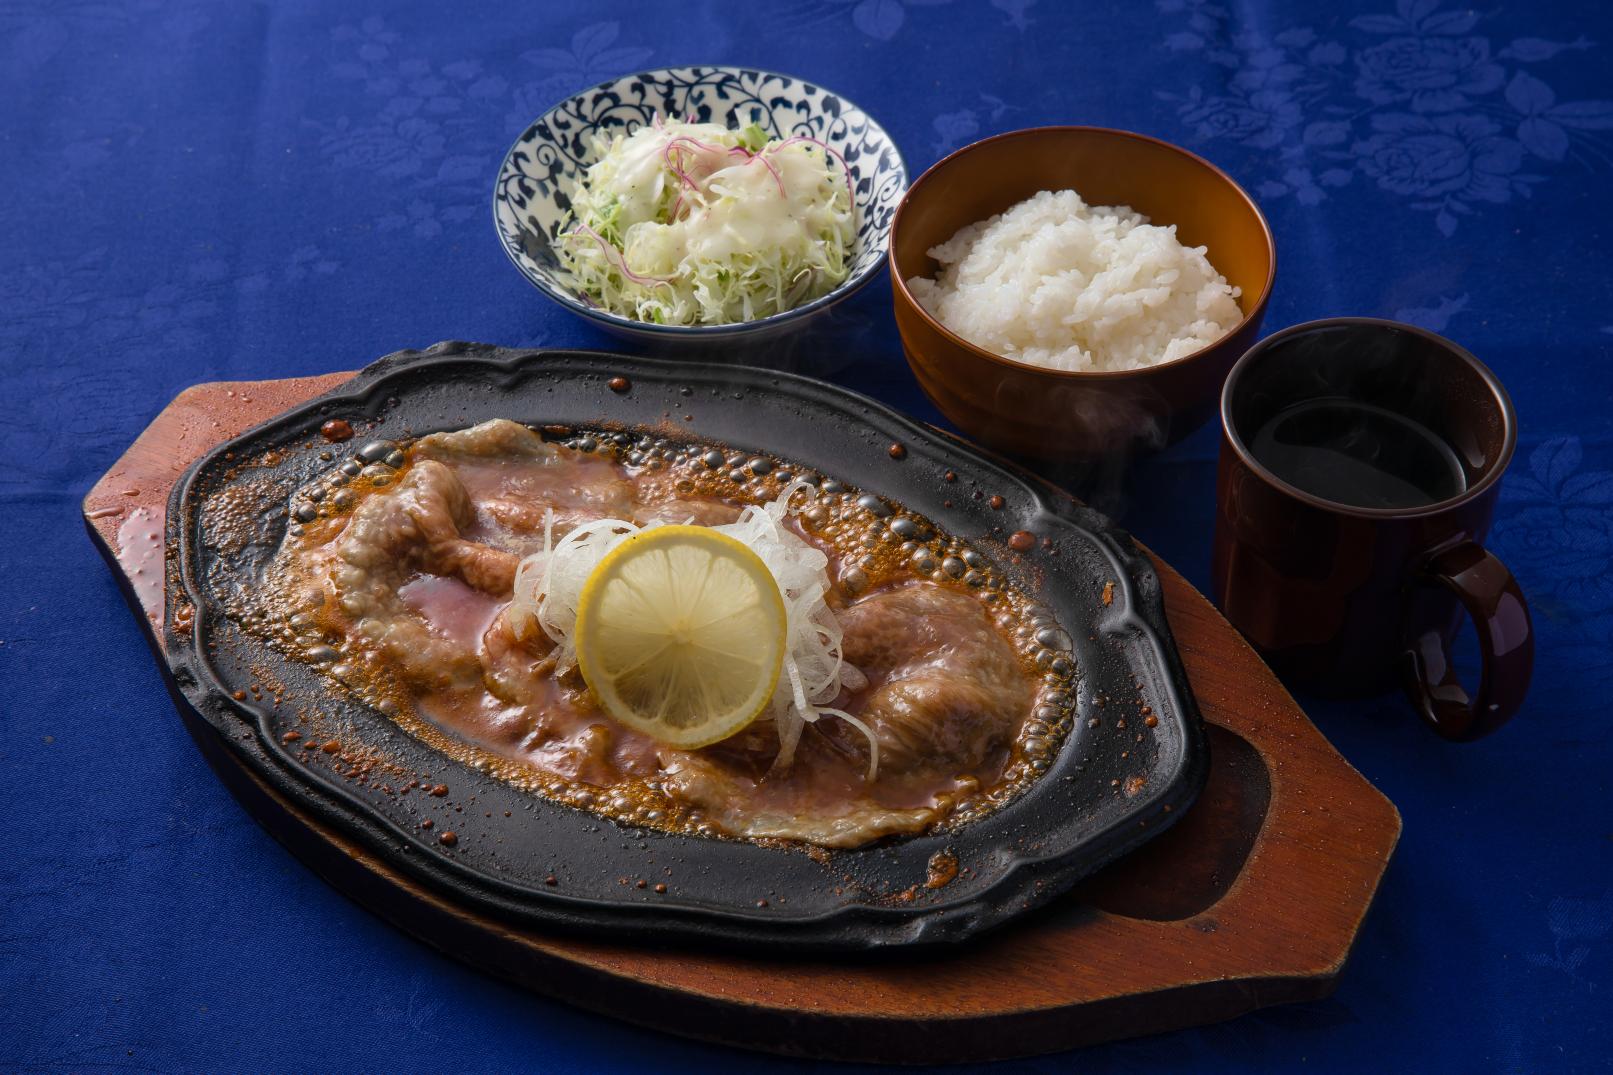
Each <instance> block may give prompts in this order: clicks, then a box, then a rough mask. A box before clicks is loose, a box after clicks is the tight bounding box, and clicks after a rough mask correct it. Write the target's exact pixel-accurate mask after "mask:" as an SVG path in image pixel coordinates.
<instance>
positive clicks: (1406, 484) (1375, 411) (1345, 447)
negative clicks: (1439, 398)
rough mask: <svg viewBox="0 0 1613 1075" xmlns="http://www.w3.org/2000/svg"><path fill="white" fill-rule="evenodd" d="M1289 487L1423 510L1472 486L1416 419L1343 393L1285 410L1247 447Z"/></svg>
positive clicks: (1452, 455) (1452, 453)
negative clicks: (1357, 400)
mask: <svg viewBox="0 0 1613 1075" xmlns="http://www.w3.org/2000/svg"><path fill="white" fill-rule="evenodd" d="M1249 451H1250V453H1251V454H1252V455H1253V456H1254V457H1255V460H1256V461H1257V462H1259V463H1260V464H1261V465H1262V466H1264V467H1265V468H1266V469H1267V470H1269V471H1271V472H1272V473H1273V474H1275V475H1276V476H1277V477H1279V478H1281V479H1282V480H1283V481H1285V482H1287V483H1288V484H1289V485H1292V486H1295V487H1297V488H1300V489H1303V490H1305V491H1306V492H1307V493H1311V494H1313V495H1315V496H1319V497H1321V498H1322V499H1324V500H1334V501H1337V502H1339V503H1340V504H1351V505H1354V506H1355V507H1359V508H1418V507H1424V506H1426V505H1428V504H1436V503H1438V502H1439V501H1441V500H1448V499H1450V498H1451V497H1453V496H1455V495H1457V494H1458V493H1460V492H1462V491H1463V490H1464V489H1466V488H1467V475H1466V473H1464V472H1463V470H1462V462H1461V460H1459V459H1458V458H1457V457H1456V450H1455V449H1454V448H1452V447H1451V446H1450V445H1449V444H1446V443H1445V441H1444V440H1442V439H1441V438H1440V436H1439V434H1437V433H1435V432H1434V431H1433V430H1431V429H1429V428H1428V427H1427V426H1424V425H1422V424H1421V423H1419V422H1417V421H1416V420H1415V419H1412V418H1407V417H1405V416H1404V415H1400V414H1396V413H1395V412H1394V411H1391V410H1387V409H1385V408H1383V407H1378V406H1374V405H1373V404H1370V403H1358V402H1356V401H1355V400H1350V399H1341V398H1337V397H1332V398H1323V399H1312V400H1305V401H1304V402H1301V403H1296V404H1294V405H1293V406H1291V407H1287V408H1284V409H1283V410H1282V411H1279V412H1278V413H1277V414H1276V415H1275V416H1274V417H1273V418H1272V419H1271V420H1270V421H1268V422H1267V423H1266V424H1265V425H1263V426H1261V427H1260V430H1259V431H1258V432H1257V433H1255V436H1254V441H1253V442H1252V443H1251V444H1250V445H1249Z"/></svg>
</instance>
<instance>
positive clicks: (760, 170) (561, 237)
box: [554, 116, 857, 325]
mask: <svg viewBox="0 0 1613 1075" xmlns="http://www.w3.org/2000/svg"><path fill="white" fill-rule="evenodd" d="M594 152H595V154H596V156H597V160H596V162H595V163H594V164H592V165H590V166H589V167H588V169H587V170H586V171H585V172H584V174H583V178H582V181H581V182H579V183H578V184H577V187H576V189H575V190H573V191H571V192H570V196H571V216H570V218H569V219H568V220H567V221H566V222H565V223H563V224H562V225H561V228H560V231H559V234H558V235H557V236H556V238H555V242H554V246H555V252H556V253H557V254H558V255H559V258H560V262H561V264H562V265H563V266H564V267H565V270H566V272H567V273H568V274H569V276H570V278H571V279H570V283H571V285H572V286H573V287H575V288H576V290H577V291H578V292H579V293H580V294H582V295H583V296H584V297H585V298H586V299H587V300H588V301H589V302H591V303H593V304H594V305H595V306H597V307H599V308H600V309H604V310H608V311H609V312H611V313H615V314H620V315H622V316H625V317H631V318H633V319H635V320H638V321H649V322H653V323H655V324H659V325H722V324H731V323H733V322H738V321H754V320H756V319H757V318H760V317H767V316H769V315H771V314H775V313H780V312H782V311H784V310H789V309H792V308H794V307H796V306H799V305H801V304H802V303H804V302H809V301H811V300H812V299H815V298H818V297H819V296H822V295H826V294H828V293H829V292H830V291H832V290H833V289H834V288H835V287H837V286H838V285H839V284H840V283H841V282H842V281H844V280H845V279H846V277H847V275H848V274H849V272H850V266H849V260H850V256H851V249H852V241H853V239H854V237H855V235H856V231H857V227H856V215H855V208H854V205H853V202H852V196H851V195H852V189H851V182H852V181H851V172H850V170H849V169H848V168H847V167H846V163H845V161H844V160H843V159H842V158H841V156H840V154H839V153H837V152H835V151H834V150H833V149H832V148H830V147H829V146H828V145H826V144H824V143H823V142H820V141H818V140H817V139H815V138H807V137H804V136H800V135H797V136H794V137H790V138H782V139H769V138H768V136H767V133H766V132H765V131H763V130H762V128H761V127H759V126H757V125H756V124H755V123H752V124H750V125H749V126H748V127H745V128H744V129H742V130H730V129H728V128H726V127H722V126H719V125H718V124H715V123H691V122H683V121H679V120H675V119H667V120H663V119H662V118H661V117H660V116H657V117H655V120H654V122H652V123H651V124H650V125H649V126H647V127H641V128H640V129H639V130H637V131H635V132H634V133H632V134H629V135H623V134H617V135H615V136H614V137H611V138H608V139H607V138H605V137H603V136H596V138H595V142H594Z"/></svg>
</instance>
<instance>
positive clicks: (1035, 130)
mask: <svg viewBox="0 0 1613 1075" xmlns="http://www.w3.org/2000/svg"><path fill="white" fill-rule="evenodd" d="M1072 133H1081V134H1098V135H1105V136H1113V137H1116V138H1127V139H1132V140H1134V141H1138V142H1148V143H1151V144H1153V145H1155V146H1158V147H1160V148H1161V149H1165V150H1169V151H1170V152H1173V153H1176V154H1178V155H1179V156H1182V157H1186V158H1187V159H1188V160H1190V161H1192V162H1193V163H1194V164H1197V165H1198V166H1199V167H1201V168H1204V169H1205V170H1206V171H1208V172H1210V173H1211V174H1212V175H1213V176H1215V177H1216V178H1217V179H1219V180H1220V181H1221V182H1222V183H1224V184H1226V185H1227V186H1229V187H1231V188H1232V190H1233V192H1234V193H1235V194H1237V196H1238V197H1239V198H1241V199H1242V200H1243V202H1244V204H1245V205H1247V206H1248V207H1249V209H1250V211H1251V212H1253V213H1254V216H1255V220H1256V221H1258V222H1259V224H1260V235H1261V238H1262V239H1263V240H1264V241H1265V245H1266V257H1267V260H1268V261H1269V262H1270V264H1271V268H1270V269H1269V270H1268V271H1267V272H1266V282H1265V285H1264V286H1263V287H1262V288H1261V289H1260V294H1259V296H1258V297H1257V298H1256V299H1255V300H1254V301H1253V302H1252V303H1250V304H1249V306H1248V307H1247V308H1245V307H1244V306H1243V305H1242V304H1241V303H1240V304H1239V306H1238V310H1239V312H1240V313H1242V314H1243V317H1242V319H1240V320H1239V321H1238V323H1237V324H1235V325H1233V326H1232V327H1231V328H1229V329H1227V330H1226V332H1224V333H1222V334H1221V336H1219V337H1218V338H1216V339H1215V340H1212V341H1211V342H1210V343H1207V344H1205V345H1204V346H1203V347H1200V348H1199V349H1198V350H1196V351H1189V352H1188V353H1187V354H1185V355H1180V356H1178V357H1176V358H1172V359H1169V360H1167V361H1164V362H1156V363H1154V364H1153V365H1150V366H1137V367H1134V368H1132V369H1124V370H1061V369H1054V368H1052V367H1050V366H1039V365H1036V364H1035V363H1032V362H1022V361H1020V360H1019V359H1015V358H1009V357H1008V356H1007V355H1000V354H997V353H996V352H995V351H989V350H987V349H986V348H984V347H981V346H980V345H979V344H977V343H972V342H970V341H969V340H966V339H964V338H963V337H962V336H960V335H958V334H957V333H956V332H954V331H952V330H951V329H950V328H948V327H947V326H946V325H944V324H942V323H941V321H940V320H939V319H938V318H936V317H935V316H934V315H933V314H931V313H930V312H929V311H928V310H926V309H925V308H924V304H923V303H921V302H919V301H918V299H917V298H915V297H914V296H913V293H912V292H911V291H910V290H908V287H907V280H906V279H905V278H904V277H903V276H902V274H901V272H900V270H899V268H898V266H897V264H896V236H897V234H898V233H899V231H900V230H901V227H902V215H903V214H904V213H906V212H907V207H908V205H909V204H910V203H912V202H913V201H914V199H915V196H916V195H917V194H918V193H919V192H920V191H921V190H922V189H923V188H924V184H925V182H926V181H928V180H930V179H932V178H933V177H934V176H935V175H936V174H937V173H939V172H941V171H942V170H944V169H945V168H946V167H947V166H948V165H950V164H952V163H953V162H954V161H956V160H958V159H959V158H961V157H963V156H965V155H967V154H969V153H972V152H974V151H976V150H978V149H980V148H981V147H982V146H986V145H990V144H992V143H996V142H1005V141H1009V140H1011V139H1015V138H1023V137H1027V136H1031V135H1045V134H1072ZM1043 189H1044V190H1045V189H1048V188H1043ZM1077 193H1080V192H1079V191H1077ZM1033 196H1034V195H1033ZM1082 200H1083V201H1085V199H1084V198H1083V199H1082ZM1015 204H1019V203H1015ZM1012 208H1013V206H1009V207H1008V209H1012ZM1008 209H1003V210H1001V211H1000V212H999V213H998V214H997V215H999V216H1000V215H1001V214H1002V213H1006V212H1007V211H1008ZM1132 211H1133V212H1136V211H1137V210H1136V209H1135V208H1133V210H1132ZM1145 215H1146V214H1145ZM988 219H989V218H988ZM975 223H983V221H975ZM1149 223H1154V220H1153V218H1152V217H1149ZM1172 226H1174V225H1172ZM1177 241H1178V242H1180V241H1181V240H1179V239H1178V240H1177ZM1183 245H1184V246H1186V244H1185V243H1184V244H1183ZM1189 249H1191V248H1189ZM1207 257H1208V255H1206V258H1207ZM885 258H886V261H887V262H888V264H889V265H890V275H891V280H892V282H893V284H894V286H895V288H896V290H897V293H898V294H900V295H901V296H902V298H903V300H905V301H906V303H907V304H908V305H910V306H911V307H912V308H913V310H914V312H916V313H917V314H918V316H919V317H920V318H921V319H922V320H923V321H924V322H925V323H926V324H928V325H929V326H930V327H931V328H933V329H935V330H936V331H937V332H939V333H940V334H941V335H942V336H943V337H945V338H946V339H948V340H950V341H951V342H952V343H953V344H955V345H957V346H959V347H961V348H963V349H964V350H965V351H968V352H969V353H971V354H973V355H975V356H977V357H979V358H984V359H986V360H987V361H990V362H994V363H996V364H998V365H1001V366H1006V367H1008V368H1010V369H1015V370H1030V371H1032V372H1034V373H1041V374H1046V375H1048V376H1050V377H1055V378H1071V379H1077V378H1078V379H1082V380H1123V379H1125V378H1133V377H1140V376H1147V375H1149V374H1151V373H1155V372H1157V371H1160V370H1164V369H1169V368H1173V367H1176V366H1181V365H1183V364H1185V363H1188V362H1192V361H1193V360H1194V359H1197V358H1201V357H1203V356H1204V355H1206V354H1208V353H1209V352H1211V351H1213V350H1215V349H1216V348H1217V347H1220V346H1221V345H1222V344H1224V343H1226V341H1227V340H1229V339H1231V338H1232V337H1233V336H1235V335H1237V334H1238V333H1239V332H1240V331H1242V330H1243V328H1244V327H1245V326H1247V325H1248V324H1249V323H1250V322H1251V321H1253V320H1254V319H1255V318H1257V317H1258V316H1260V315H1261V313H1262V312H1263V311H1264V310H1265V307H1266V303H1267V301H1268V300H1269V299H1270V298H1271V290H1272V286H1273V285H1274V284H1275V283H1276V281H1277V240H1276V238H1275V237H1274V236H1273V235H1272V232H1271V224H1270V222H1269V221H1267V220H1266V214H1265V213H1263V212H1261V211H1260V205H1259V203H1258V202H1256V201H1255V200H1254V198H1253V197H1251V196H1250V194H1249V192H1248V191H1246V190H1244V189H1243V187H1242V186H1241V185H1240V184H1239V183H1238V182H1237V180H1235V179H1233V178H1232V177H1231V176H1230V175H1228V174H1227V173H1226V172H1224V171H1222V170H1221V169H1220V168H1218V167H1216V166H1215V165H1214V164H1211V163H1210V162H1209V161H1207V160H1205V159H1204V158H1203V157H1201V156H1199V155H1198V154H1197V153H1194V152H1193V151H1192V150H1189V149H1184V148H1182V147H1181V146H1179V145H1176V144H1175V143H1173V142H1167V141H1165V140H1164V139H1162V138H1155V137H1153V136H1151V135H1146V134H1139V133H1137V132H1136V131H1124V130H1121V129H1119V128H1117V127H1094V126H1086V125H1080V124H1054V125H1051V126H1047V127H1024V128H1021V129H1020V130H1017V131H1005V132H1003V133H1002V134H994V135H992V136H990V137H989V138H982V139H980V140H979V141H976V142H970V143H969V144H968V145H966V146H963V147H962V148H960V149H955V150H953V151H952V152H951V153H948V154H947V155H946V156H945V157H942V158H941V159H940V160H938V161H936V162H935V163H934V164H932V165H930V166H929V167H928V168H926V169H925V170H924V172H923V173H922V174H920V176H919V177H918V178H917V179H915V180H914V181H913V182H912V183H911V184H909V186H908V188H907V192H906V193H905V194H903V195H902V200H901V202H900V203H898V204H897V206H896V215H895V216H894V217H892V218H891V227H890V238H889V241H888V243H887V245H886V251H885ZM1210 267H1211V268H1215V263H1214V262H1211V263H1210ZM1216 274H1217V275H1219V276H1221V277H1222V279H1225V274H1224V273H1222V272H1221V271H1220V270H1219V269H1216ZM1234 301H1236V300H1234Z"/></svg>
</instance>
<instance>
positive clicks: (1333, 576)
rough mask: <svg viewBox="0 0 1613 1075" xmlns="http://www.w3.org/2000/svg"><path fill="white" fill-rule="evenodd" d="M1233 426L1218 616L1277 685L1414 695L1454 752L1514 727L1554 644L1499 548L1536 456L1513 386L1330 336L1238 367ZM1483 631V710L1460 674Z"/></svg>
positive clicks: (1443, 355)
mask: <svg viewBox="0 0 1613 1075" xmlns="http://www.w3.org/2000/svg"><path fill="white" fill-rule="evenodd" d="M1221 424H1222V430H1221V459H1220V464H1219V468H1218V471H1217V479H1216V481H1217V490H1216V491H1217V502H1216V528H1215V548H1214V553H1213V557H1212V566H1213V569H1214V586H1215V599H1216V603H1217V604H1219V605H1220V606H1221V610H1222V612H1224V613H1225V614H1226V617H1227V619H1228V620H1230V621H1231V622H1232V624H1233V626H1235V627H1237V628H1238V629H1239V630H1240V631H1242V632H1243V634H1244V636H1245V637H1246V638H1248V639H1249V641H1250V642H1251V643H1252V644H1253V645H1254V646H1255V648H1256V649H1258V650H1259V651H1260V652H1261V654H1262V656H1264V657H1265V658H1266V659H1267V661H1269V662H1270V663H1271V665H1272V667H1273V668H1275V669H1276V670H1277V671H1278V672H1279V673H1281V674H1282V675H1283V676H1284V677H1285V678H1287V679H1288V680H1289V681H1290V682H1292V683H1296V684H1297V685H1300V686H1304V687H1308V688H1312V689H1317V690H1322V691H1326V692H1329V693H1336V694H1370V693H1376V692H1379V691H1382V690H1385V689H1387V688H1389V687H1392V686H1394V685H1395V684H1396V683H1399V684H1400V685H1401V686H1402V687H1403V688H1404V689H1405V691H1406V693H1407V695H1408V696H1409V697H1410V698H1411V700H1412V703H1413V704H1414V705H1415V706H1416V707H1417V709H1418V711H1419V712H1420V713H1421V714H1422V716H1423V718H1424V720H1426V721H1427V722H1428V723H1429V724H1430V725H1432V726H1433V727H1434V729H1435V730H1436V731H1438V732H1439V733H1440V734H1441V735H1444V736H1446V737H1447V738H1451V739H1473V738H1477V737H1478V736H1481V735H1484V734H1487V733H1488V732H1490V731H1493V730H1494V729H1495V728H1497V727H1499V726H1500V725H1501V724H1502V723H1504V722H1505V721H1506V720H1507V719H1508V718H1509V717H1511V716H1512V714H1513V713H1514V712H1515V711H1516V710H1517V708H1518V706H1519V704H1521V702H1522V700H1523V695H1524V691H1525V689H1526V688H1527V686H1528V682H1529V674H1530V669H1531V667H1532V664H1533V656H1534V643H1533V638H1532V634H1531V631H1530V626H1529V612H1528V606H1527V605H1526V604H1525V602H1524V599H1523V594H1522V593H1521V592H1520V591H1519V589H1518V586H1517V583H1516V582H1514V581H1513V579H1512V575H1511V574H1510V573H1509V572H1508V571H1507V569H1506V567H1505V566H1504V565H1503V564H1502V563H1501V561H1499V560H1497V559H1496V558H1495V556H1493V555H1492V554H1491V553H1489V552H1488V551H1486V550H1485V549H1484V546H1483V542H1484V538H1485V536H1486V534H1487V533H1488V531H1489V526H1490V519H1491V517H1492V515H1493V514H1494V511H1495V501H1496V495H1497V493H1498V491H1499V489H1500V480H1501V474H1502V471H1504V470H1505V469H1506V466H1507V462H1508V461H1509V460H1510V459H1511V457H1512V451H1513V448H1514V446H1515V445H1516V443H1517V430H1516V423H1515V419H1514V416H1513V411H1512V403H1511V401H1510V400H1509V399H1508V398H1507V394H1506V390H1505V389H1503V388H1502V387H1501V384H1500V382H1498V381H1497V380H1496V378H1495V375H1494V374H1493V373H1491V372H1490V371H1489V369H1487V368H1486V367H1485V366H1484V365H1483V364H1482V363H1481V362H1479V361H1478V359H1476V358H1474V357H1473V356H1472V355H1470V354H1468V353H1467V352H1466V351H1464V350H1463V349H1462V348H1460V347H1458V346H1457V345H1456V344H1454V343H1452V342H1450V341H1449V340H1446V339H1443V338H1441V337H1439V336H1436V335H1434V334H1433V333H1431V332H1426V331H1424V330H1422V329H1419V328H1416V327H1415V326H1411V325H1401V324H1396V323H1395V322H1391V321H1377V320H1372V319H1368V318H1337V319H1334V320H1329V321H1316V322H1312V323H1310V324H1307V325H1298V326H1295V327H1294V328H1291V329H1286V330H1284V331H1282V332H1279V333H1276V334H1275V335H1273V336H1270V337H1268V338H1267V339H1265V340H1262V341H1261V342H1260V343H1258V344H1256V345H1255V346H1254V347H1253V348H1251V349H1250V350H1249V352H1248V353H1247V354H1245V355H1244V356H1243V357H1242V358H1241V359H1239V360H1238V363H1237V365H1236V366H1234V367H1233V369H1232V372H1231V373H1230V374H1229V375H1228V376H1227V381H1226V385H1225V387H1224V388H1223V390H1222V395H1221ZM1463 615H1466V616H1468V617H1470V618H1471V619H1472V620H1473V622H1474V624H1475V625H1476V626H1477V628H1478V634H1479V644H1480V650H1481V655H1482V657H1483V674H1482V677H1481V680H1480V683H1479V685H1478V689H1477V691H1476V692H1474V693H1473V694H1472V696H1470V695H1469V693H1468V691H1467V690H1466V689H1465V688H1464V687H1463V685H1462V683H1461V681H1460V679H1459V677H1458V676H1457V675H1456V671H1455V668H1454V665H1453V662H1452V660H1451V657H1450V645H1451V642H1452V641H1453V639H1454V637H1455V634H1456V631H1457V628H1458V627H1459V626H1460V623H1461V617H1462V616H1463Z"/></svg>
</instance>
